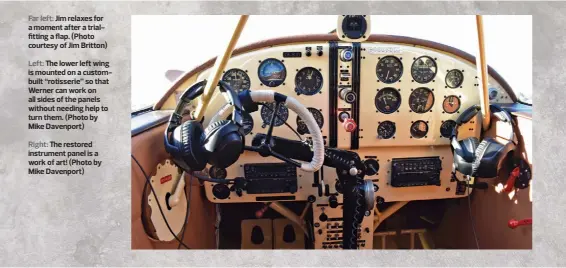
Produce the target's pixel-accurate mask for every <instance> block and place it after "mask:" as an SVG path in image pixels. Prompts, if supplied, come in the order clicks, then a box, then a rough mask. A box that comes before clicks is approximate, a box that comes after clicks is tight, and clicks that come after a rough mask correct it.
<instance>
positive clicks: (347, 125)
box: [342, 118, 358, 132]
mask: <svg viewBox="0 0 566 268" xmlns="http://www.w3.org/2000/svg"><path fill="white" fill-rule="evenodd" d="M342 126H343V127H344V130H346V132H354V130H356V128H358V125H357V124H356V121H354V119H352V118H347V119H345V120H344V122H342Z"/></svg>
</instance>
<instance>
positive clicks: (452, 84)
mask: <svg viewBox="0 0 566 268" xmlns="http://www.w3.org/2000/svg"><path fill="white" fill-rule="evenodd" d="M445 80H446V85H447V86H448V87H449V88H457V87H459V86H461V85H462V82H464V74H463V73H462V71H460V70H456V69H454V70H450V71H448V73H447V74H446V78H445Z"/></svg>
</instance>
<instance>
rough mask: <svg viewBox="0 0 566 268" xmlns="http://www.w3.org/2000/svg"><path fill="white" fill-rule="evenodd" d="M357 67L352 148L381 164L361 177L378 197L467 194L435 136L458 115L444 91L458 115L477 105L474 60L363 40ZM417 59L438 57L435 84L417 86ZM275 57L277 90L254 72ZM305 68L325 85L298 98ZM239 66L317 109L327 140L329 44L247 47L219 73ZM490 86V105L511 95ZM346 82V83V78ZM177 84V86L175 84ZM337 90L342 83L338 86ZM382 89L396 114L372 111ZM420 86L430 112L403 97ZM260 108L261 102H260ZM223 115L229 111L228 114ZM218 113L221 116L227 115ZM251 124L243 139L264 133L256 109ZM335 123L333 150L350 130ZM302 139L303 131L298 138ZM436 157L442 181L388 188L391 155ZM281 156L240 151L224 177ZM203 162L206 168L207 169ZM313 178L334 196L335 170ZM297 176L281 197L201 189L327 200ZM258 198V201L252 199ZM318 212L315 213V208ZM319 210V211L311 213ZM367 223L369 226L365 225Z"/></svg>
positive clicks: (291, 119)
mask: <svg viewBox="0 0 566 268" xmlns="http://www.w3.org/2000/svg"><path fill="white" fill-rule="evenodd" d="M338 45H339V46H351V45H352V44H351V43H342V42H339V43H338ZM306 47H310V48H311V49H312V55H311V56H310V57H307V56H306V55H305V49H306ZM317 47H320V48H321V50H322V55H321V56H319V55H317ZM361 48H362V50H361V68H360V70H361V71H360V95H359V96H358V97H359V99H360V116H359V118H360V120H359V121H360V122H357V123H358V124H359V126H358V127H359V129H360V134H359V136H360V139H359V147H360V149H358V150H355V151H356V152H357V153H358V154H359V155H360V157H361V158H362V159H366V157H370V158H374V159H376V160H378V162H379V165H380V168H379V171H378V173H377V174H376V175H374V176H366V177H365V179H366V180H372V181H373V182H374V184H376V185H377V186H378V187H379V190H378V192H376V196H381V197H383V198H384V200H385V201H386V202H392V201H409V200H428V199H442V198H456V197H464V196H466V195H467V193H464V194H459V195H457V194H456V191H455V188H456V182H454V181H451V176H450V172H451V169H452V152H451V148H450V146H449V140H448V139H447V138H444V137H441V134H440V126H441V124H442V122H444V121H446V120H456V118H457V117H458V115H459V113H458V112H456V113H453V114H449V113H445V112H443V108H442V104H443V100H444V98H445V96H450V95H455V96H458V97H459V99H460V103H461V105H460V109H459V110H458V111H459V112H462V111H463V110H465V109H466V108H468V107H469V106H471V105H473V104H478V103H479V102H480V100H479V93H478V91H479V90H478V85H477V84H478V83H479V82H478V81H479V80H478V79H477V78H476V73H477V71H476V69H475V65H473V64H470V63H469V62H468V61H466V60H464V59H461V58H459V57H457V56H455V55H452V54H447V53H444V52H441V51H436V50H432V49H429V48H425V47H418V46H408V45H400V44H392V43H370V42H367V43H362V45H361ZM283 52H302V57H296V58H294V57H293V58H288V57H283ZM388 55H392V56H395V57H398V58H399V59H401V61H402V63H403V73H402V76H401V78H400V81H398V82H395V83H393V84H385V83H383V82H380V81H379V80H378V79H377V75H376V65H377V63H378V61H379V59H380V58H381V57H385V56H388ZM420 56H429V57H431V58H433V59H435V61H436V65H437V73H436V76H435V78H434V80H433V81H431V82H430V83H426V84H419V83H417V82H414V81H412V80H414V79H413V78H412V76H411V65H412V64H413V61H414V59H415V58H418V57H420ZM270 58H274V59H277V60H279V61H281V62H282V63H283V64H284V65H285V68H286V78H285V80H284V81H283V83H282V84H281V85H279V86H277V87H268V86H265V85H263V84H262V83H261V81H260V79H259V77H258V68H259V66H260V64H261V62H263V61H265V60H266V59H270ZM337 60H338V67H339V70H338V71H340V69H350V70H351V69H352V66H351V63H352V62H342V61H340V59H337ZM305 67H313V68H315V69H317V70H319V71H320V73H321V75H322V78H323V83H322V88H321V90H320V92H319V93H317V94H314V95H312V96H307V95H298V94H297V93H296V92H295V75H296V74H297V72H298V71H299V70H301V69H302V68H305ZM232 68H238V69H241V70H243V71H244V72H246V73H247V75H248V76H249V79H250V89H251V90H257V89H270V90H275V91H277V92H279V93H282V94H285V95H288V96H293V97H294V98H296V99H297V100H299V101H300V102H301V103H302V104H303V105H305V107H308V108H315V109H317V110H319V111H320V112H321V113H322V115H323V116H324V124H323V127H322V129H321V131H322V135H323V137H325V142H326V145H328V138H329V125H330V122H329V112H330V111H329V96H330V95H329V83H328V81H329V44H328V43H327V42H321V43H297V44H289V45H281V46H272V47H268V48H262V49H258V50H255V51H250V52H246V53H243V54H240V55H238V56H235V57H233V58H231V59H230V60H229V62H228V65H227V67H226V69H225V70H229V69H232ZM452 69H458V70H461V71H462V73H463V75H464V79H463V83H462V85H461V87H459V88H456V89H451V88H448V87H446V82H445V77H446V73H447V71H448V70H452ZM209 71H210V69H206V70H204V71H202V72H200V73H198V74H197V75H195V76H194V77H191V78H189V79H187V81H186V82H185V83H183V84H182V85H181V86H180V88H179V89H178V91H177V92H176V93H177V95H178V94H180V93H181V92H182V89H184V88H186V86H188V85H190V84H191V83H194V82H196V81H201V80H204V79H206V78H207V77H208V75H209ZM489 83H490V88H491V89H490V90H492V91H497V94H494V98H493V100H492V102H497V103H511V102H512V100H511V98H510V97H509V95H507V93H506V91H505V90H504V89H503V88H502V86H501V85H499V84H498V83H497V82H496V81H495V80H494V79H493V78H492V77H490V78H489ZM344 84H346V82H345V83H344ZM181 87H182V88H181ZM338 87H340V85H338ZM384 87H393V88H395V89H397V90H399V91H398V92H399V93H400V96H401V105H400V107H399V111H398V112H394V113H391V114H383V113H379V112H376V111H377V109H376V105H375V96H376V94H377V92H378V90H380V89H382V88H384ZM418 87H427V88H429V89H431V90H432V89H434V91H433V93H434V103H433V105H432V108H431V111H430V112H426V113H423V114H419V113H415V112H412V111H410V110H411V109H410V107H409V98H410V95H411V92H412V90H414V89H416V88H418ZM225 103H226V101H225V99H224V98H223V96H222V95H221V94H219V93H218V92H217V93H215V94H214V95H213V97H212V98H211V102H210V103H209V107H208V109H207V112H206V113H205V121H204V122H205V126H206V125H207V124H208V122H209V121H210V120H211V118H213V117H214V116H215V115H216V113H217V112H218V111H219V110H220V109H221V107H222V106H223V105H224V104H225ZM195 107H196V102H195V103H192V104H191V105H189V108H188V109H194V108H195ZM351 107H352V105H350V104H348V103H346V102H344V101H342V100H341V99H338V106H337V108H338V109H343V108H346V109H347V108H351ZM260 109H261V107H260ZM288 113H289V116H288V119H287V123H288V124H289V125H290V126H291V127H292V128H293V129H296V128H297V124H296V117H297V115H296V114H294V113H293V112H292V111H289V112H288ZM228 114H229V113H228ZM226 116H227V114H223V115H222V117H226ZM251 116H252V118H253V121H254V126H253V128H252V131H251V133H250V134H248V135H247V136H246V144H247V145H250V144H251V140H252V138H253V136H254V135H255V134H256V133H266V131H267V128H263V127H262V118H261V113H260V111H257V112H254V113H252V114H251ZM478 118H479V116H478V117H476V118H475V119H473V120H471V121H470V122H469V123H468V124H466V125H464V126H462V127H461V128H460V138H465V137H469V136H475V137H479V135H480V126H481V125H480V124H481V122H480V120H477V119H478ZM385 120H389V121H392V122H395V124H396V134H395V138H394V139H379V138H378V137H377V127H378V122H381V121H385ZM417 120H423V121H425V122H428V129H429V130H428V133H427V135H426V137H423V138H419V139H417V138H411V134H410V126H411V122H414V121H417ZM336 121H337V124H338V128H337V147H338V148H344V149H348V150H349V149H350V142H351V141H350V137H351V135H350V133H348V132H346V131H345V130H344V129H343V128H342V126H341V123H340V122H338V119H336ZM273 135H275V136H279V137H283V138H287V139H293V140H297V139H298V137H297V135H296V134H295V133H294V132H293V131H292V130H290V129H289V128H288V127H287V126H285V125H282V126H279V127H275V129H274V132H273ZM301 136H302V138H303V139H305V138H307V137H308V136H309V135H308V134H306V135H301ZM427 156H439V157H440V158H441V160H442V171H441V185H440V186H419V187H392V186H390V185H389V180H390V169H391V160H392V159H393V158H405V157H427ZM280 162H281V161H279V160H277V159H275V158H273V157H267V158H264V157H261V156H259V154H257V153H253V152H245V153H244V154H243V155H241V156H240V159H239V160H238V162H236V163H235V164H233V165H232V166H230V167H229V168H227V169H226V171H227V177H228V178H235V177H243V176H244V171H243V166H244V164H246V163H280ZM209 168H210V166H208V167H207V168H206V170H205V172H208V169H209ZM319 173H320V174H319V180H322V179H323V182H324V184H328V185H329V194H332V193H336V190H335V187H334V185H335V182H336V179H337V176H336V172H335V171H334V169H333V168H329V167H324V168H323V170H322V171H320V172H319ZM297 176H298V191H297V192H296V193H293V194H291V193H282V194H247V193H245V192H244V193H243V195H242V196H238V195H237V194H236V193H235V192H233V191H232V192H231V193H230V196H229V197H228V198H226V199H217V198H215V197H214V195H213V194H212V187H213V186H214V184H213V183H209V182H206V183H205V186H206V187H205V190H206V196H207V198H208V199H209V200H210V201H212V202H215V203H235V202H265V199H261V197H277V196H279V197H281V196H287V197H289V196H292V199H293V200H295V201H306V200H307V198H308V197H309V196H311V195H312V196H315V197H316V202H315V204H328V200H327V199H328V196H326V195H324V194H323V195H322V196H319V194H318V188H317V187H313V182H314V180H315V174H314V173H310V172H304V171H302V170H300V169H297ZM258 197H259V198H260V199H257V198H258ZM339 202H341V195H339ZM317 211H318V210H317ZM317 213H318V212H317ZM368 227H371V226H368Z"/></svg>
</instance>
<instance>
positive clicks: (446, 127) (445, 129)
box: [440, 120, 456, 138]
mask: <svg viewBox="0 0 566 268" xmlns="http://www.w3.org/2000/svg"><path fill="white" fill-rule="evenodd" d="M455 127H456V121H454V120H448V121H444V123H442V125H441V126H440V135H442V137H444V138H450V135H452V131H454V128H455Z"/></svg>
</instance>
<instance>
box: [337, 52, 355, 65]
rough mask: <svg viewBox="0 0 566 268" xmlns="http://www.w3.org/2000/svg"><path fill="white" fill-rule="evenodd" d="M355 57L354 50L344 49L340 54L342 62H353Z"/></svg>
mask: <svg viewBox="0 0 566 268" xmlns="http://www.w3.org/2000/svg"><path fill="white" fill-rule="evenodd" d="M353 57H354V54H352V50H350V49H344V50H342V52H340V59H341V60H342V61H346V62H347V61H351V60H352V58H353Z"/></svg>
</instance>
